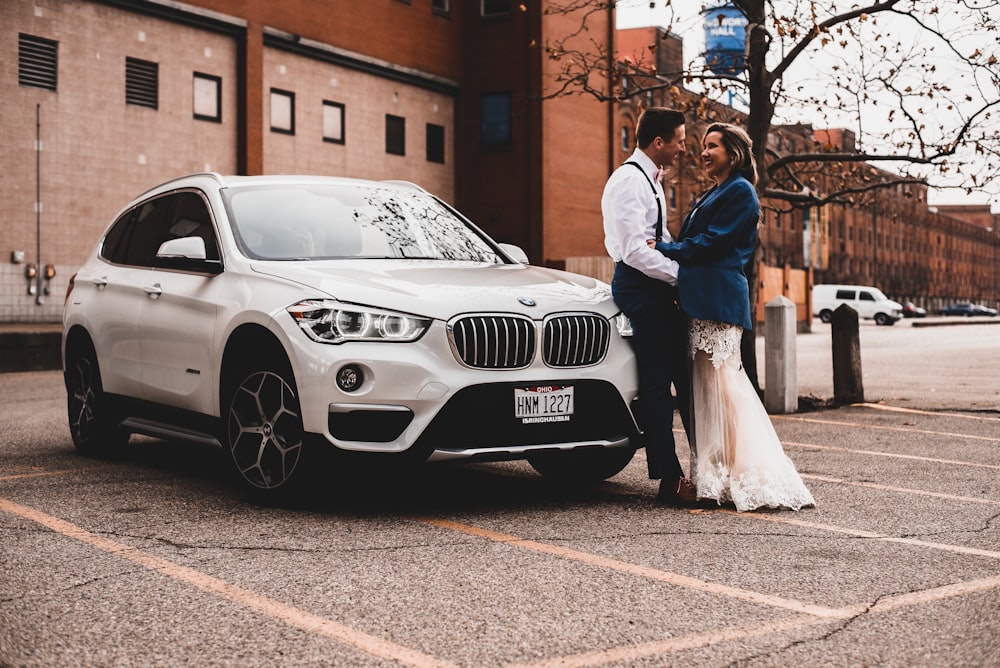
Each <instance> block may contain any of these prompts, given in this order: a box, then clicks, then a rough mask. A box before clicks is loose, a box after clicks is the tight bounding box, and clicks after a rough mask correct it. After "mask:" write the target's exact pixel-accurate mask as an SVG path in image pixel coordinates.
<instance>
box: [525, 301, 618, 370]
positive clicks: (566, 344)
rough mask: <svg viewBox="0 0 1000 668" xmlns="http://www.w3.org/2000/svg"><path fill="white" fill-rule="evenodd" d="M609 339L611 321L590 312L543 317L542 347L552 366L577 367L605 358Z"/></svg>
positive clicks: (546, 361) (546, 359)
mask: <svg viewBox="0 0 1000 668" xmlns="http://www.w3.org/2000/svg"><path fill="white" fill-rule="evenodd" d="M610 340H611V323H609V322H608V321H607V319H606V318H602V317H600V316H598V315H594V314H590V313H577V314H569V315H559V316H555V317H552V318H549V319H548V320H546V321H545V335H544V339H543V345H542V351H543V354H544V359H545V363H546V364H547V365H549V366H553V367H578V366H590V365H592V364H597V363H598V362H600V361H601V360H603V359H604V356H605V355H606V354H607V352H608V344H609V342H610Z"/></svg>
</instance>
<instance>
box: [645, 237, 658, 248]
mask: <svg viewBox="0 0 1000 668" xmlns="http://www.w3.org/2000/svg"><path fill="white" fill-rule="evenodd" d="M646 245H647V246H649V247H650V248H656V239H646Z"/></svg>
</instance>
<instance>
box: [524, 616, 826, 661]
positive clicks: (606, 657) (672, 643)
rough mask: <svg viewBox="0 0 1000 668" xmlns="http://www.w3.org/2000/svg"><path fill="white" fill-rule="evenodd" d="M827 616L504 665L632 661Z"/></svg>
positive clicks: (821, 621)
mask: <svg viewBox="0 0 1000 668" xmlns="http://www.w3.org/2000/svg"><path fill="white" fill-rule="evenodd" d="M830 621H831V620H829V619H825V618H823V619H817V618H815V617H793V618H786V619H777V620H774V621H771V622H765V623H763V624H754V625H752V626H738V627H733V628H724V629H718V630H715V631H706V632H704V633H692V634H689V635H684V636H677V637H676V638H666V639H664V640H653V641H650V642H645V643H640V644H637V645H624V646H621V647H608V648H606V649H600V650H596V651H593V652H584V653H581V654H572V655H567V656H559V657H555V658H552V659H547V660H544V661H538V662H535V663H523V664H512V665H508V666H506V667H505V668H586V667H587V666H602V665H605V664H608V663H616V662H620V661H636V660H639V659H643V658H648V657H652V656H658V655H661V654H672V653H674V652H681V651H684V650H689V649H698V648H700V647H709V646H711V645H717V644H719V643H724V642H730V641H734V640H745V639H747V638H754V637H757V636H763V635H768V634H771V633H782V632H784V631H792V630H795V629H799V628H804V627H807V626H817V625H820V624H828V623H830Z"/></svg>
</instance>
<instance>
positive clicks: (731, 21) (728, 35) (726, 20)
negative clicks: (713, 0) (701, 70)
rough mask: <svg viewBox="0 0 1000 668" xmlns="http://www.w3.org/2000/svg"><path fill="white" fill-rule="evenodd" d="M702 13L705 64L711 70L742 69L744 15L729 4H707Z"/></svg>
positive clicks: (745, 29)
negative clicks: (703, 18)
mask: <svg viewBox="0 0 1000 668" xmlns="http://www.w3.org/2000/svg"><path fill="white" fill-rule="evenodd" d="M704 13H705V64H706V65H707V66H708V69H710V70H711V71H712V72H714V73H715V74H722V75H732V74H737V73H739V72H741V71H742V70H743V67H744V61H745V57H746V52H747V19H746V17H745V16H743V14H742V13H741V12H740V10H738V9H736V7H733V6H732V5H730V4H722V5H719V6H716V7H709V8H708V9H705V10H704Z"/></svg>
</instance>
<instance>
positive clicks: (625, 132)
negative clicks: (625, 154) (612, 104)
mask: <svg viewBox="0 0 1000 668" xmlns="http://www.w3.org/2000/svg"><path fill="white" fill-rule="evenodd" d="M631 147H632V138H631V133H630V132H629V129H628V126H627V125H623V126H622V150H623V151H628V150H629V149H630V148H631Z"/></svg>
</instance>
